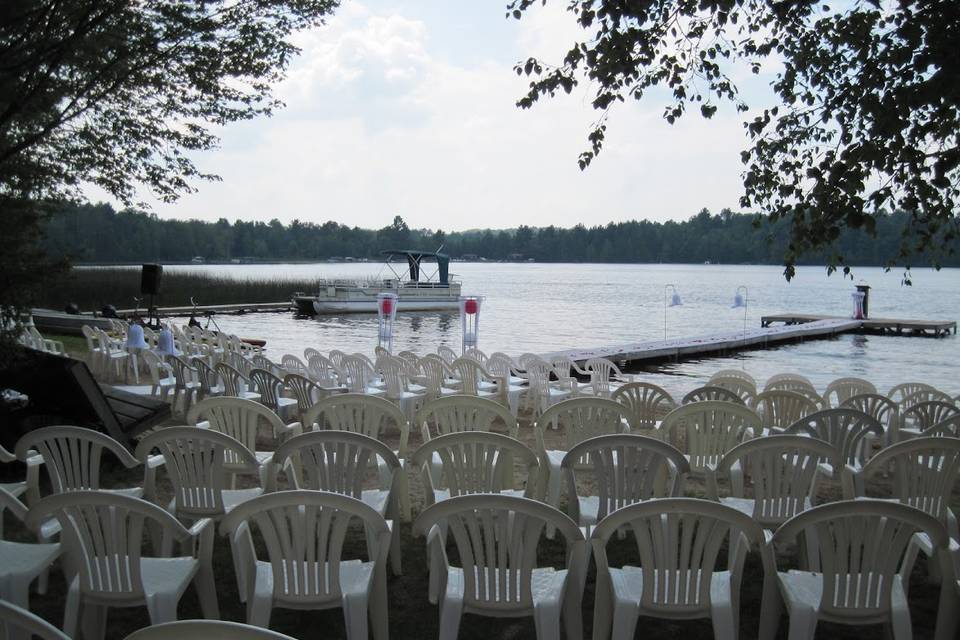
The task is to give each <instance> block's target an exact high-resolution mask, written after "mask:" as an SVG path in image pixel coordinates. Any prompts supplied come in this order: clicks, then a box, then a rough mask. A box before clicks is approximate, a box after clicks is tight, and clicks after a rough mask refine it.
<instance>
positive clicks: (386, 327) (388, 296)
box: [377, 293, 397, 353]
mask: <svg viewBox="0 0 960 640" xmlns="http://www.w3.org/2000/svg"><path fill="white" fill-rule="evenodd" d="M396 318H397V294H395V293H378V294H377V323H378V331H377V343H378V344H379V345H380V346H381V347H383V348H384V349H386V350H387V351H389V352H390V353H393V322H394V320H396Z"/></svg>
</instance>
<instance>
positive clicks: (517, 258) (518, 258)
mask: <svg viewBox="0 0 960 640" xmlns="http://www.w3.org/2000/svg"><path fill="white" fill-rule="evenodd" d="M507 260H508V261H510V262H523V254H522V253H511V254H508V255H507Z"/></svg>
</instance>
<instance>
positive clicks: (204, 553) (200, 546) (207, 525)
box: [184, 518, 215, 562]
mask: <svg viewBox="0 0 960 640" xmlns="http://www.w3.org/2000/svg"><path fill="white" fill-rule="evenodd" d="M188 531H189V532H190V537H189V538H187V540H186V542H185V544H189V545H190V554H191V555H192V556H193V557H194V558H197V559H199V560H201V561H203V560H206V561H207V562H209V561H210V560H211V559H212V558H213V538H214V533H215V529H214V524H213V520H211V519H210V518H200V519H199V520H197V521H196V522H194V523H193V526H191V527H190V528H189V529H188ZM184 551H186V549H184Z"/></svg>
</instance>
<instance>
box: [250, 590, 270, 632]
mask: <svg viewBox="0 0 960 640" xmlns="http://www.w3.org/2000/svg"><path fill="white" fill-rule="evenodd" d="M272 610H273V594H272V593H269V592H267V593H260V592H256V591H255V592H254V594H253V595H252V596H250V597H249V598H248V599H247V624H251V625H253V626H255V627H261V628H263V629H269V628H270V614H271V613H272Z"/></svg>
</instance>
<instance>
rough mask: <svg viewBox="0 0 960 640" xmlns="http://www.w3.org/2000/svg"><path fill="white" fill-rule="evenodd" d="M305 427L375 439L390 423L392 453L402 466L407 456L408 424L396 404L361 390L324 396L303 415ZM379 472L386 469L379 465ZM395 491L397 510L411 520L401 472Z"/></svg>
mask: <svg viewBox="0 0 960 640" xmlns="http://www.w3.org/2000/svg"><path fill="white" fill-rule="evenodd" d="M303 424H304V429H313V430H318V429H335V430H337V431H351V432H353V433H362V434H363V435H365V436H369V437H371V438H373V439H374V440H380V441H381V442H382V441H383V438H382V437H381V434H382V433H383V432H384V431H386V429H387V427H388V425H392V426H393V428H394V429H396V431H397V432H398V436H399V441H400V442H399V446H398V447H397V449H396V450H394V454H395V455H396V456H397V458H398V459H399V461H400V466H401V467H403V466H404V465H405V460H406V458H407V441H408V440H409V438H410V423H409V422H407V418H406V416H404V415H403V412H402V411H400V408H399V407H397V405H395V404H393V403H392V402H390V401H389V400H385V399H384V398H381V397H377V396H369V395H365V394H362V393H342V394H337V395H333V396H330V397H329V398H324V399H323V400H321V401H320V402H318V403H317V404H315V405H313V406H312V407H310V409H309V410H308V411H307V412H306V413H305V414H304V416H303ZM380 472H381V473H382V474H386V473H388V472H389V469H387V467H385V466H383V465H381V467H380ZM397 491H399V493H400V511H401V516H402V518H403V520H405V521H408V522H409V520H410V512H411V506H410V489H409V486H408V482H407V476H406V474H405V473H401V474H400V480H399V485H398V486H397Z"/></svg>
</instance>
